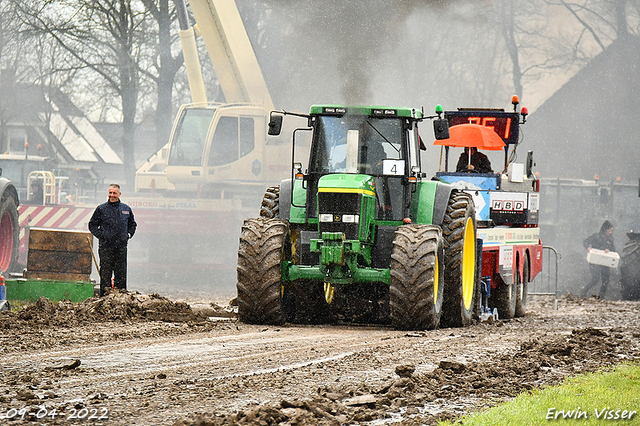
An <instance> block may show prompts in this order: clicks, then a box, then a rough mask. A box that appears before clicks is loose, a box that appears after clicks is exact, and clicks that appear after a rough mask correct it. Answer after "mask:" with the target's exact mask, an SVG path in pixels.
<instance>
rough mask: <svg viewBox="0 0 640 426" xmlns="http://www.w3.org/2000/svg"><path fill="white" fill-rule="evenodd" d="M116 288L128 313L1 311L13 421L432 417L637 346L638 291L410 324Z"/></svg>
mask: <svg viewBox="0 0 640 426" xmlns="http://www.w3.org/2000/svg"><path fill="white" fill-rule="evenodd" d="M116 296H117V297H124V298H127V299H126V301H127V303H128V304H129V305H128V306H129V310H128V311H125V312H122V311H121V312H120V313H119V316H118V315H115V316H114V315H112V313H111V312H110V311H109V309H108V307H109V306H111V307H116V306H119V305H121V304H118V303H115V302H117V300H113V301H111V302H113V303H107V302H106V301H104V300H102V301H100V300H94V301H92V302H90V303H93V305H90V303H87V306H86V307H84V308H82V309H77V308H72V307H70V306H62V307H59V306H56V305H51V306H50V305H46V306H44V308H43V307H42V306H41V307H40V311H43V310H44V311H47V312H45V313H42V314H38V313H36V312H35V311H34V312H32V313H30V314H28V315H25V314H24V313H18V314H15V313H13V314H10V315H9V314H0V324H2V325H0V328H2V330H1V331H2V337H0V343H1V345H0V348H1V352H0V356H1V357H2V367H1V369H0V373H1V374H0V416H1V415H5V414H7V413H9V414H12V415H13V417H14V419H13V420H11V421H8V423H6V424H13V423H16V424H17V423H19V420H17V418H18V417H20V416H19V415H18V414H17V413H16V410H20V409H22V408H26V411H27V412H31V413H36V414H37V413H38V412H39V413H40V415H42V414H44V413H45V412H47V414H48V416H47V417H45V418H43V419H40V420H37V419H35V417H36V416H35V415H32V416H29V415H28V414H25V420H26V419H27V418H29V417H31V421H30V423H29V424H68V423H70V422H75V421H77V422H82V423H87V422H90V423H92V424H109V425H132V424H137V425H148V424H158V425H173V424H185V425H191V424H201V425H206V424H239V423H246V424H258V423H259V422H261V421H262V422H263V424H279V423H281V424H310V425H311V424H335V425H338V424H345V423H351V424H358V423H359V424H367V422H369V421H371V420H374V419H391V418H394V419H396V420H397V419H399V418H402V419H404V420H403V422H402V423H405V424H412V422H415V421H418V420H419V421H420V422H422V423H425V424H435V422H436V421H437V419H439V418H451V417H455V416H457V415H460V414H462V413H465V412H470V411H473V410H476V409H478V408H481V407H484V406H486V405H489V404H495V403H496V402H497V401H500V400H503V399H507V398H510V397H512V396H514V395H515V394H517V393H518V392H520V391H522V390H526V389H531V388H534V387H540V386H545V385H548V384H551V383H557V382H559V381H560V380H562V379H563V378H564V377H566V376H568V375H572V374H576V373H579V372H582V371H591V370H594V369H597V368H600V367H603V366H606V365H611V364H616V363H619V362H622V361H627V360H631V359H635V358H638V357H640V343H638V342H640V339H639V337H640V315H639V314H640V304H639V303H636V302H608V301H599V300H595V299H581V298H576V297H573V296H568V297H563V298H562V299H561V300H560V304H559V310H557V311H556V310H554V309H553V303H552V300H551V299H548V298H531V299H530V306H529V307H528V311H529V314H527V315H526V316H525V317H524V318H519V319H515V320H511V321H498V322H496V323H491V324H476V325H472V326H470V327H466V328H449V329H439V330H435V331H426V332H404V331H396V330H392V329H390V328H384V327H366V326H351V325H338V326H300V325H286V326H282V327H270V326H269V327H267V326H254V325H246V324H242V323H239V322H237V321H236V320H235V318H219V315H224V314H225V313H227V312H228V311H229V310H228V309H227V310H224V309H220V308H219V307H218V306H214V308H215V309H212V308H211V307H208V306H207V304H206V303H204V301H203V303H200V304H194V303H192V306H193V309H192V307H190V306H188V305H186V304H184V303H181V304H180V303H178V304H175V303H173V302H171V301H169V300H167V299H163V298H160V297H156V298H153V297H152V298H150V299H149V298H148V297H145V296H136V297H131V296H129V295H116ZM145 304H146V306H147V308H148V309H146V310H145V309H144V308H143V307H142V306H143V305H145ZM196 305H198V306H196ZM98 306H99V307H101V309H102V310H100V309H97V307H98ZM203 306H204V308H205V309H202V308H203ZM92 309H93V310H92ZM85 311H87V312H89V313H87V312H85ZM83 312H84V313H83ZM127 312H128V314H127ZM169 314H171V315H169ZM91 315H95V317H92V316H91ZM108 318H110V319H108ZM43 407H44V408H43ZM54 408H55V409H56V410H57V413H58V415H57V416H51V415H50V413H51V412H53V411H52V410H53V409H54ZM12 409H15V410H13V411H11V410H12ZM83 409H85V410H84V411H83ZM78 413H81V414H83V415H84V414H85V413H87V417H89V416H91V414H92V413H93V414H94V417H96V418H94V419H91V420H89V419H87V418H85V419H82V420H74V419H70V418H68V417H69V416H71V415H73V414H76V415H77V414H78ZM103 414H106V415H107V416H108V419H102V420H99V419H97V417H100V415H103ZM52 417H54V418H52ZM3 421H6V420H3ZM377 424H381V423H377Z"/></svg>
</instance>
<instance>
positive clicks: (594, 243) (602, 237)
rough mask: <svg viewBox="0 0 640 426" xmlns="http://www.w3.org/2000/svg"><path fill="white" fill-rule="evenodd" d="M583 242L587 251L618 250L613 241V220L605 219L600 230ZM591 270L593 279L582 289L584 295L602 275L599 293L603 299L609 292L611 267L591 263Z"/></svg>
mask: <svg viewBox="0 0 640 426" xmlns="http://www.w3.org/2000/svg"><path fill="white" fill-rule="evenodd" d="M582 244H583V245H584V248H586V249H587V251H591V249H598V250H604V251H605V252H606V253H609V252H610V251H616V246H615V244H614V243H613V225H612V224H611V222H609V221H608V220H605V221H604V223H603V224H602V226H601V227H600V232H596V233H595V234H593V235H591V236H590V237H588V238H586V239H585V240H584V241H583V243H582ZM589 270H590V271H591V281H590V282H589V284H587V286H586V287H585V288H584V289H583V290H582V297H586V296H587V294H588V293H589V290H591V289H592V288H593V287H595V286H597V285H598V281H599V280H600V277H602V286H601V287H600V293H599V295H600V298H601V299H603V298H604V296H605V294H606V293H607V286H608V285H609V267H607V266H603V265H594V264H593V263H590V264H589Z"/></svg>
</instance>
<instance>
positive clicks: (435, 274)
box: [433, 253, 440, 305]
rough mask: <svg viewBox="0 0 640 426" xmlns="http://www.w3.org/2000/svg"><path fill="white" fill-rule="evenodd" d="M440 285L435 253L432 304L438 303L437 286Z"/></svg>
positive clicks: (438, 267) (438, 265)
mask: <svg viewBox="0 0 640 426" xmlns="http://www.w3.org/2000/svg"><path fill="white" fill-rule="evenodd" d="M439 284H440V264H439V260H438V254H437V253H436V265H435V271H434V276H433V304H434V305H436V304H437V303H438V285H439Z"/></svg>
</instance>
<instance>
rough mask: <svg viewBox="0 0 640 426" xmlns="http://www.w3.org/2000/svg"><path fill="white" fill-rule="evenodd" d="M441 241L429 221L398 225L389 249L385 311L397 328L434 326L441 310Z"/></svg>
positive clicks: (442, 263)
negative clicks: (387, 307) (387, 295)
mask: <svg viewBox="0 0 640 426" xmlns="http://www.w3.org/2000/svg"><path fill="white" fill-rule="evenodd" d="M443 267H444V242H443V240H442V230H441V229H440V228H439V227H437V226H431V225H404V226H401V227H399V228H398V230H397V231H396V234H395V238H394V240H393V249H392V252H391V285H390V287H389V311H390V312H389V313H390V316H391V324H392V325H393V326H394V327H395V328H396V329H401V330H425V329H433V328H436V327H438V325H439V323H440V315H441V313H442V293H443V287H444V286H443V284H444V280H443V275H442V270H443Z"/></svg>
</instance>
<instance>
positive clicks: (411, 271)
mask: <svg viewBox="0 0 640 426" xmlns="http://www.w3.org/2000/svg"><path fill="white" fill-rule="evenodd" d="M436 112H437V114H438V115H437V117H438V118H436V116H432V117H425V116H424V115H423V113H422V112H421V111H420V110H416V109H410V108H390V107H366V106H338V105H316V106H312V107H311V111H310V113H309V114H308V115H303V114H297V113H289V112H282V113H276V112H275V111H274V112H273V113H272V116H271V121H270V134H278V133H279V132H280V127H281V124H282V120H283V115H293V116H298V117H303V118H305V119H306V120H307V128H301V129H298V131H300V132H302V131H305V130H306V131H310V132H312V135H313V136H312V145H311V156H310V158H309V163H308V168H307V169H306V170H305V172H304V173H303V165H302V163H298V162H296V161H294V162H293V164H292V176H291V178H290V179H286V180H283V181H282V182H281V183H280V185H279V186H277V187H272V188H269V189H268V190H267V191H266V193H265V195H264V197H263V203H262V206H261V210H260V217H258V218H253V219H247V220H245V222H244V225H243V227H242V233H241V236H240V247H239V251H238V284H237V293H238V297H237V301H238V316H239V318H240V320H242V321H245V322H249V323H265V324H281V323H283V322H285V321H297V322H312V323H317V322H325V321H332V320H351V321H363V322H379V323H391V325H392V326H394V327H395V328H399V329H429V328H435V327H438V326H439V325H440V324H441V323H442V325H446V326H464V325H468V324H470V323H471V322H472V321H473V318H474V317H475V316H478V315H479V314H480V313H481V310H486V309H489V308H491V307H495V308H498V309H499V310H504V313H503V314H502V315H503V316H504V317H510V316H514V315H523V314H524V309H525V304H526V293H525V295H523V290H524V291H526V283H527V282H528V280H529V279H531V278H533V277H534V276H535V274H537V272H538V271H539V268H540V261H541V256H540V254H541V249H542V246H541V243H540V240H539V239H537V237H536V236H537V232H536V230H537V228H536V227H535V219H536V215H535V214H536V209H535V208H534V207H535V201H529V207H530V208H529V209H527V211H526V213H525V212H521V211H517V212H514V213H515V214H514V215H506V214H505V212H504V211H503V210H498V209H495V208H490V209H489V210H491V212H490V213H489V214H486V215H485V212H484V206H482V207H480V208H477V207H476V206H475V205H474V202H473V199H474V198H477V195H478V194H479V193H480V192H483V191H486V192H489V193H494V192H496V193H498V192H499V193H500V194H501V195H502V198H501V197H499V196H496V199H501V200H503V201H506V200H507V199H510V197H511V196H515V195H516V193H517V194H518V195H520V194H524V195H523V197H524V199H525V200H528V199H527V197H528V196H529V195H533V193H534V192H535V190H536V185H535V183H534V182H531V181H528V182H527V183H526V184H525V183H522V184H518V185H511V180H508V179H507V180H508V182H509V183H507V182H504V183H503V184H502V185H501V186H504V187H506V189H502V188H500V185H498V182H499V181H501V177H502V176H501V175H495V176H494V174H478V175H477V176H474V177H480V178H483V179H484V180H489V181H493V182H494V185H493V189H491V190H484V189H480V188H477V189H476V188H474V189H473V190H470V189H469V188H467V187H465V186H464V185H462V186H461V185H459V184H457V185H454V184H452V183H447V182H446V180H447V179H449V180H452V181H455V182H456V183H459V182H464V181H465V180H466V179H465V176H457V175H460V174H455V173H447V172H446V170H445V172H442V173H439V174H438V175H437V178H434V179H427V174H426V173H425V172H423V171H422V168H421V160H420V155H419V153H420V150H424V149H426V147H425V146H424V143H423V141H422V139H421V137H420V134H419V131H418V124H419V123H420V122H421V121H423V120H424V119H426V118H436V119H435V120H434V130H435V136H436V140H442V139H447V138H448V130H449V126H450V125H451V126H452V127H453V126H454V125H456V124H458V123H457V122H456V120H457V116H456V113H454V112H446V113H445V116H444V118H442V117H441V115H442V112H443V111H442V108H441V107H437V108H436ZM488 113H489V112H488V111H483V112H479V111H476V116H477V115H482V114H488ZM490 113H491V114H493V115H494V116H495V115H499V114H497V113H496V112H495V111H491V112H490ZM486 116H488V115H486ZM520 117H521V114H520V113H519V112H514V113H512V114H510V116H509V119H510V120H513V122H512V123H511V126H512V129H511V131H510V133H509V135H508V136H509V137H510V138H511V137H513V138H515V139H509V140H510V141H511V140H513V141H517V129H518V125H519V123H520ZM490 122H491V121H490V120H485V125H487V123H490ZM293 145H294V150H293V157H294V160H295V158H296V157H295V147H296V133H294V140H293ZM507 148H508V145H507ZM505 152H506V150H505ZM520 178H523V176H522V175H521V176H520ZM527 185H528V186H527ZM515 186H517V187H518V189H516V188H515ZM520 198H521V197H518V201H520ZM534 198H535V197H534ZM494 207H497V204H496V206H494ZM494 210H495V212H494ZM520 213H524V216H523V215H522V214H520ZM485 216H486V217H485ZM479 225H480V226H483V228H480V229H478V228H477V226H479ZM521 234H526V237H525V238H526V243H520V244H518V243H516V241H522V240H523V236H522V235H521ZM480 236H481V237H482V238H483V240H484V241H486V243H484V242H483V241H481V240H480V239H478V240H477V237H480ZM485 256H486V258H485ZM481 271H482V274H483V276H484V277H483V278H484V279H485V280H486V281H484V282H486V283H487V284H488V285H489V286H490V287H488V288H486V289H484V293H481V292H480V285H479V284H480V272H481ZM487 277H489V278H490V279H488V278H487ZM489 281H490V282H489ZM490 288H493V289H494V291H495V292H497V293H498V296H497V299H498V302H496V303H495V306H490V305H489V304H488V302H487V301H488V300H489V297H488V296H490ZM503 288H504V289H506V290H504V291H503V295H502V296H501V295H500V291H501V290H502V289H503ZM518 294H519V295H520V297H517V296H518ZM483 296H484V297H483Z"/></svg>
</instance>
